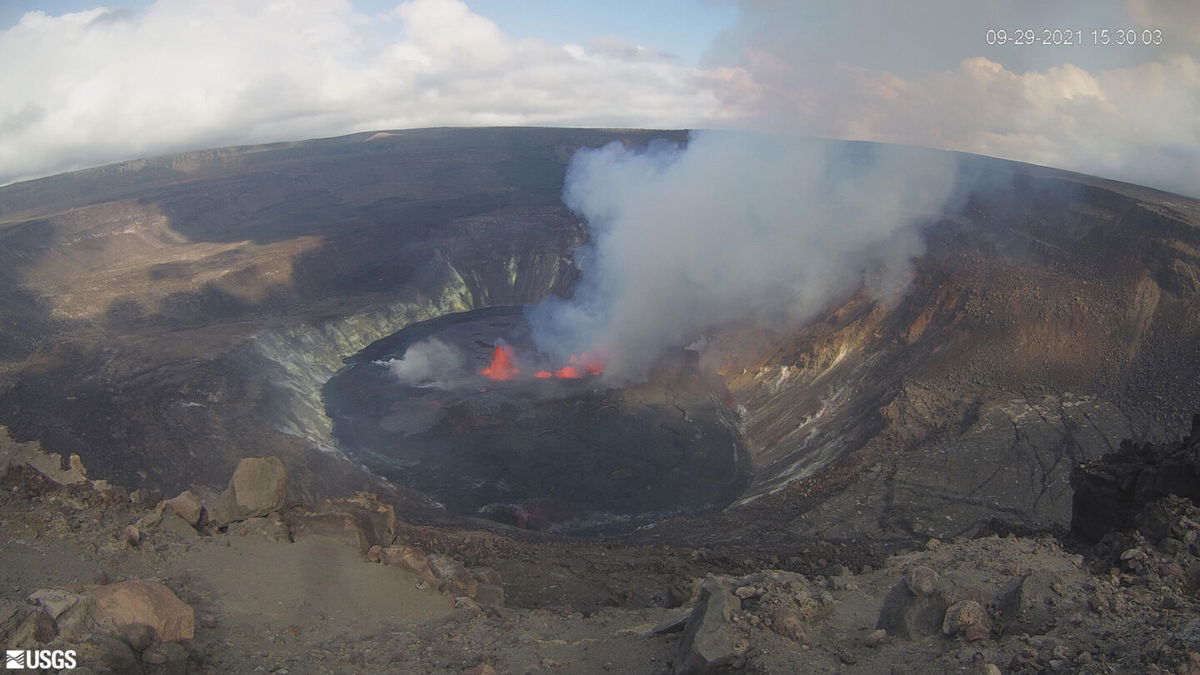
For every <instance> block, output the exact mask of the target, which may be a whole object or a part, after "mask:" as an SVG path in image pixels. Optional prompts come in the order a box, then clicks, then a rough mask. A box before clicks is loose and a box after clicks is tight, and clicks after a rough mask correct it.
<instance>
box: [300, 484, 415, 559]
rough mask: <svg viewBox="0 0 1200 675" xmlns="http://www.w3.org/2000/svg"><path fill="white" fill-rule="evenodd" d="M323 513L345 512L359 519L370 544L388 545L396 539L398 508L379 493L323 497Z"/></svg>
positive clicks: (321, 506)
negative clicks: (383, 498)
mask: <svg viewBox="0 0 1200 675" xmlns="http://www.w3.org/2000/svg"><path fill="white" fill-rule="evenodd" d="M317 511H318V512H321V513H345V514H349V515H350V516H352V517H353V518H354V519H355V520H357V521H358V524H359V527H360V528H361V529H362V531H363V535H364V536H365V537H366V539H367V542H368V545H369V546H388V545H390V544H391V543H392V542H394V541H395V540H396V525H397V521H396V509H395V508H394V507H393V506H392V505H391V504H388V503H386V502H384V501H383V500H382V499H380V497H379V495H376V494H372V493H370V492H359V493H357V494H355V495H353V496H350V497H335V498H331V499H323V500H321V503H320V504H319V505H318V506H317Z"/></svg>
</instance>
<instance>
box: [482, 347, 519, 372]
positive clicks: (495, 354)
mask: <svg viewBox="0 0 1200 675" xmlns="http://www.w3.org/2000/svg"><path fill="white" fill-rule="evenodd" d="M516 361H517V359H516V354H515V353H514V352H513V348H512V347H509V346H508V345H505V344H499V345H496V347H495V348H494V349H492V361H491V363H489V364H488V367H487V368H484V369H483V370H481V371H479V374H481V375H483V376H484V377H487V378H488V379H492V380H497V381H503V380H511V379H512V378H513V376H514V375H519V374H520V373H521V371H520V370H518V369H517V363H516Z"/></svg>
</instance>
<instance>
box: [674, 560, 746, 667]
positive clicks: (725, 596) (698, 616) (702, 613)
mask: <svg viewBox="0 0 1200 675" xmlns="http://www.w3.org/2000/svg"><path fill="white" fill-rule="evenodd" d="M740 606H741V603H740V602H739V600H738V598H737V596H735V595H734V594H732V593H730V592H729V587H728V585H727V584H726V583H725V582H724V581H721V580H720V579H717V578H715V577H709V578H707V579H705V580H704V583H702V584H701V585H700V599H699V600H697V602H696V607H695V608H694V609H693V610H692V614H691V616H690V617H688V621H687V626H686V627H685V628H684V631H683V637H682V638H681V639H680V640H679V659H678V660H679V665H678V667H677V668H676V670H675V672H676V673H678V674H679V675H709V674H711V673H716V672H718V671H719V670H720V669H721V668H722V667H724V666H727V665H729V664H730V663H731V662H732V661H733V660H734V658H736V657H737V649H736V647H735V645H734V638H735V635H734V632H733V628H732V624H731V623H730V619H732V618H733V612H734V611H736V610H737V609H738V608H739V607H740Z"/></svg>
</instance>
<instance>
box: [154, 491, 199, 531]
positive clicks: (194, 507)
mask: <svg viewBox="0 0 1200 675" xmlns="http://www.w3.org/2000/svg"><path fill="white" fill-rule="evenodd" d="M164 503H165V504H166V505H167V508H169V509H170V510H172V511H174V512H175V515H177V516H179V517H180V518H182V519H183V520H184V521H185V522H187V524H188V525H191V526H192V527H198V526H199V525H200V524H201V521H202V520H203V519H204V504H202V503H201V502H200V498H199V497H197V496H196V495H195V494H193V493H192V491H191V490H184V491H183V492H181V493H179V495H178V496H176V497H172V498H171V499H168V500H166V501H165V502H164Z"/></svg>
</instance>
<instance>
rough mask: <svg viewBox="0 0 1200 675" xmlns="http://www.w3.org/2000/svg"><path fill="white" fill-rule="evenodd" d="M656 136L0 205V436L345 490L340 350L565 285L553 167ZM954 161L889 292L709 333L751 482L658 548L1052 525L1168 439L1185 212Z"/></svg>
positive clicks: (519, 132)
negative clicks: (747, 539) (1130, 440)
mask: <svg viewBox="0 0 1200 675" xmlns="http://www.w3.org/2000/svg"><path fill="white" fill-rule="evenodd" d="M661 136H665V137H668V138H671V139H673V140H677V141H679V140H683V139H684V135H683V134H682V133H678V132H637V131H595V130H550V129H491V130H484V129H476V130H423V131H413V132H396V133H394V134H391V135H384V136H376V135H372V134H359V135H355V136H349V137H344V138H339V139H325V140H321V141H311V142H305V143H294V144H281V145H275V146H260V147H253V148H234V149H226V150H222V151H214V152H209V153H195V154H186V155H180V156H175V157H172V158H161V159H152V160H145V161H141V162H137V163H128V164H125V165H117V166H114V167H106V168H103V169H97V170H93V171H87V172H80V173H76V174H67V175H64V176H58V177H53V178H48V179H43V180H39V181H32V182H30V183H24V184H19V185H13V186H8V187H6V188H0V263H3V264H0V312H2V313H3V316H4V317H5V319H6V320H5V321H4V322H2V323H0V425H4V426H7V427H8V428H9V429H10V432H11V434H12V436H13V438H14V439H16V440H17V441H30V440H38V441H40V442H41V443H42V445H43V447H45V448H46V449H47V450H48V451H51V452H58V453H60V454H63V455H64V456H67V455H70V454H71V453H78V454H80V455H81V456H82V457H83V460H84V462H85V463H86V464H87V466H88V467H89V468H90V469H91V470H92V472H93V473H94V474H95V475H96V476H98V477H112V478H114V479H117V480H119V481H120V482H122V483H124V484H127V485H130V486H132V487H136V486H138V485H148V486H161V487H164V488H167V489H176V488H182V487H186V486H187V485H188V484H189V483H191V482H201V483H211V484H219V483H220V482H221V481H223V480H224V479H225V477H227V476H228V474H229V471H230V470H231V467H232V465H233V463H234V462H235V461H236V459H237V458H238V457H241V456H246V455H261V454H267V453H274V454H279V455H280V456H282V457H284V458H285V460H286V461H288V462H289V463H290V464H291V465H292V466H293V467H297V468H298V470H299V471H300V475H301V478H300V480H298V484H300V485H302V486H303V489H304V490H308V491H310V492H319V491H321V490H326V491H328V490H337V489H341V488H344V487H346V486H349V485H351V484H353V482H354V481H355V480H366V479H365V478H362V477H361V476H360V475H359V474H358V473H356V472H357V471H358V469H356V468H355V467H353V466H352V465H350V464H349V463H348V462H346V461H345V460H344V459H342V458H340V457H339V456H338V453H337V452H336V447H335V446H336V444H335V443H334V442H333V439H332V437H331V434H330V421H329V419H328V417H327V415H326V412H325V410H324V405H323V402H322V401H321V398H320V393H321V387H322V385H323V384H324V383H325V382H326V381H328V379H329V378H330V376H332V375H333V373H335V372H336V371H337V370H338V369H339V368H341V367H342V364H343V359H345V358H347V357H349V356H351V355H353V354H355V353H357V352H358V351H360V350H361V349H363V348H364V347H366V346H367V345H369V344H371V343H372V342H374V341H376V340H378V339H381V338H384V337H386V336H388V335H391V334H392V333H395V332H396V331H398V330H400V329H402V328H404V327H405V326H408V325H410V324H412V323H415V322H420V321H424V320H427V319H430V318H434V317H438V316H441V315H444V314H447V313H451V312H459V311H466V310H470V309H477V308H482V307H488V306H496V305H508V306H517V305H521V304H527V303H532V302H536V301H537V300H538V299H540V298H542V297H544V296H545V295H547V294H550V293H557V294H560V295H565V294H568V293H570V289H571V288H572V285H573V284H574V282H575V280H576V277H577V274H578V271H577V268H576V267H575V264H574V263H573V261H572V251H573V250H574V249H575V248H576V247H578V246H579V245H580V244H582V243H584V241H585V239H586V231H585V229H584V228H583V226H582V225H581V224H580V223H579V222H578V220H577V218H576V217H574V216H573V215H572V214H571V213H570V212H568V211H567V210H566V209H565V207H563V206H562V204H561V201H560V197H561V190H562V180H563V173H564V170H565V167H566V163H567V161H568V160H569V158H570V157H571V155H572V153H573V152H574V151H575V150H576V149H577V148H579V147H582V146H598V145H602V144H604V143H606V142H609V141H612V140H620V141H623V142H626V143H634V144H636V143H645V142H647V141H649V140H650V139H652V138H657V137H661ZM963 166H964V177H965V178H964V181H963V183H962V185H961V188H960V190H959V194H957V195H956V196H955V198H954V199H953V200H952V201H951V204H950V206H949V207H948V208H947V210H946V212H945V213H943V214H941V215H940V216H939V217H937V218H934V219H933V220H932V221H931V222H929V223H928V224H927V227H926V228H925V229H924V239H925V252H924V253H923V255H921V256H920V257H919V258H918V259H917V260H915V261H914V265H913V273H912V279H911V281H910V284H909V287H908V290H907V292H906V293H905V294H903V295H901V296H899V297H897V298H895V299H893V300H890V301H887V302H883V301H877V300H875V299H872V298H871V297H869V296H868V295H867V294H866V293H865V292H853V291H852V292H851V293H849V294H848V295H847V297H844V298H842V299H840V300H839V301H838V302H835V303H834V304H833V305H832V306H831V307H829V308H828V309H827V311H825V312H824V313H823V314H822V315H821V316H819V317H817V319H816V320H814V321H812V322H810V323H808V324H807V325H804V326H798V327H792V328H790V329H787V330H775V331H764V330H760V329H759V328H751V327H744V326H743V327H738V326H733V327H728V328H727V329H725V330H723V331H720V332H719V333H718V334H717V335H713V336H712V339H711V340H710V344H711V349H712V351H711V353H709V354H706V359H705V363H717V364H719V365H718V366H717V368H718V369H719V371H720V373H721V374H722V376H723V377H724V378H725V381H726V383H727V384H728V387H729V389H730V392H731V394H732V397H733V401H732V402H733V404H734V405H735V407H736V410H737V412H738V415H739V421H740V431H741V433H742V435H743V436H744V438H745V441H746V444H747V448H748V450H749V452H750V454H751V457H752V460H753V462H754V468H755V477H754V479H753V481H752V483H751V485H750V487H749V488H748V490H747V492H746V493H745V495H744V496H743V498H742V499H741V500H740V502H739V503H737V504H735V505H734V506H733V507H731V508H730V509H728V510H727V511H726V512H725V513H723V514H721V515H718V516H713V517H710V518H708V519H704V520H700V521H695V522H696V523H697V524H696V525H695V526H694V527H692V526H690V525H688V524H687V523H688V522H693V521H686V522H682V523H680V524H679V526H678V527H676V528H672V533H673V534H672V536H677V537H682V538H686V537H693V536H694V537H699V538H706V537H707V538H716V537H720V536H735V535H734V534H730V533H737V534H736V536H747V533H748V532H758V533H759V535H760V536H763V537H774V536H787V537H795V538H806V537H815V536H827V537H857V536H871V537H884V538H886V537H893V536H894V537H907V536H912V535H914V534H917V535H922V536H923V535H927V534H929V535H938V536H941V535H951V534H956V533H964V532H972V531H978V530H979V529H980V528H984V527H991V526H992V525H993V521H1000V522H1002V523H1006V524H1007V526H1018V527H1030V528H1043V527H1064V526H1065V525H1066V523H1067V519H1068V518H1069V514H1070V489H1069V486H1068V483H1067V475H1068V473H1069V470H1070V468H1071V467H1072V466H1073V465H1075V464H1076V463H1078V462H1081V461H1086V460H1089V459H1094V458H1096V457H1098V456H1099V455H1101V454H1104V453H1106V452H1109V451H1110V448H1111V446H1113V445H1115V444H1116V443H1118V441H1119V439H1120V438H1123V437H1127V436H1136V437H1142V438H1148V439H1151V440H1154V439H1159V438H1163V437H1166V436H1170V435H1177V434H1179V433H1180V432H1181V429H1183V428H1184V427H1185V426H1186V422H1187V420H1188V419H1190V415H1191V413H1192V411H1193V410H1192V409H1193V408H1194V407H1195V392H1196V391H1200V352H1198V351H1197V350H1196V349H1195V345H1196V344H1200V299H1198V298H1200V282H1198V280H1200V228H1198V227H1197V224H1198V223H1200V205H1198V204H1197V202H1195V201H1194V200H1188V199H1184V198H1182V197H1177V196H1174V195H1165V194H1162V193H1158V192H1154V191H1150V190H1145V189H1141V188H1137V187H1135V186H1128V185H1122V184H1117V183H1111V182H1107V181H1102V180H1099V179H1093V178H1088V177H1084V176H1078V175H1074V174H1067V173H1064V172H1057V171H1051V170H1047V169H1040V168H1037V167H1029V166H1026V165H1019V164H1014V163H1010V162H1001V161H997V160H986V159H982V158H970V157H965V158H963ZM710 357H711V358H710ZM356 476H357V477H356ZM660 532H661V531H660ZM656 536H658V535H656Z"/></svg>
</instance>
